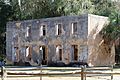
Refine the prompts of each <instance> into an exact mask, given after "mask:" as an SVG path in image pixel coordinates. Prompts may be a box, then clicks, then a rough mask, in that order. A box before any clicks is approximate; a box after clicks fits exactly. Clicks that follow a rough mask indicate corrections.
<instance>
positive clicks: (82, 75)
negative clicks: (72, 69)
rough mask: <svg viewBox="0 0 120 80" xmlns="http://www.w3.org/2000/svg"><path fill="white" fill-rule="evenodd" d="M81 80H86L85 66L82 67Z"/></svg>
mask: <svg viewBox="0 0 120 80" xmlns="http://www.w3.org/2000/svg"><path fill="white" fill-rule="evenodd" d="M81 80H84V67H83V66H82V67H81Z"/></svg>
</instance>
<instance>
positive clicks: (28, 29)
mask: <svg viewBox="0 0 120 80" xmlns="http://www.w3.org/2000/svg"><path fill="white" fill-rule="evenodd" d="M30 34H31V27H30V26H29V27H27V28H26V34H25V36H26V37H29V36H30Z"/></svg>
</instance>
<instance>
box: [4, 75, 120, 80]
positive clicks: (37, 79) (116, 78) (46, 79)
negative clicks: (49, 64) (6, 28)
mask: <svg viewBox="0 0 120 80" xmlns="http://www.w3.org/2000/svg"><path fill="white" fill-rule="evenodd" d="M4 80H81V77H42V78H40V77H26V78H6V79H4ZM86 80H111V77H110V76H106V77H104V76H96V77H95V76H94V77H87V78H86ZM113 80H120V75H119V76H114V77H113Z"/></svg>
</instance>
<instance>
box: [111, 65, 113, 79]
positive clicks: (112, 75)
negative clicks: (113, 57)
mask: <svg viewBox="0 0 120 80" xmlns="http://www.w3.org/2000/svg"><path fill="white" fill-rule="evenodd" d="M111 72H113V65H112V66H111ZM111 80H113V74H111Z"/></svg>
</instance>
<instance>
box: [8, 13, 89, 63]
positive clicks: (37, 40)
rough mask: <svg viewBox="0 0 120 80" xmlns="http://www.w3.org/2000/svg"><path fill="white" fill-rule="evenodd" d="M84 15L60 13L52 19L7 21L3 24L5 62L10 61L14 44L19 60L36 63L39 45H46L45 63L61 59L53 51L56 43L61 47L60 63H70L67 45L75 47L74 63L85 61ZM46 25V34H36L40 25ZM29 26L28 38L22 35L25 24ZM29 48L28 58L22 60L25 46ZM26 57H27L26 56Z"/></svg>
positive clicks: (12, 59)
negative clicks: (58, 26) (73, 25)
mask: <svg viewBox="0 0 120 80" xmlns="http://www.w3.org/2000/svg"><path fill="white" fill-rule="evenodd" d="M87 19H88V17H87V15H81V16H63V17H55V18H46V19H39V20H26V21H17V22H9V23H8V24H7V35H6V37H7V38H6V42H7V44H6V45H7V47H6V54H7V59H8V61H11V62H14V61H15V59H14V57H13V56H15V55H14V50H13V48H14V47H18V53H17V54H18V58H19V59H18V60H16V61H17V62H19V61H23V62H25V61H28V62H31V63H37V62H38V60H41V59H40V58H41V57H40V53H39V47H40V46H45V47H46V49H47V50H46V53H47V54H46V55H47V63H53V62H61V61H60V60H59V59H58V57H59V55H58V54H57V53H56V49H55V48H56V46H57V45H61V46H62V49H63V50H62V53H63V54H62V62H64V63H65V64H69V63H70V62H74V60H72V54H71V52H72V51H71V46H72V45H77V46H78V60H77V61H78V62H81V61H82V62H86V61H87V55H88V52H87V50H88V47H87V31H88V30H87V23H88V21H87ZM73 22H77V32H76V33H75V34H71V23H73ZM56 24H62V34H61V35H56V27H55V26H56ZM41 25H46V26H47V28H46V30H47V32H46V36H40V35H39V34H40V33H39V32H40V26H41ZM28 26H31V31H30V32H31V34H30V36H29V37H25V35H26V31H27V29H26V28H27V27H28ZM26 47H30V53H31V54H30V55H28V56H29V57H31V60H29V59H26V58H25V55H26V52H25V49H26ZM29 57H28V58H29Z"/></svg>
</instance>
